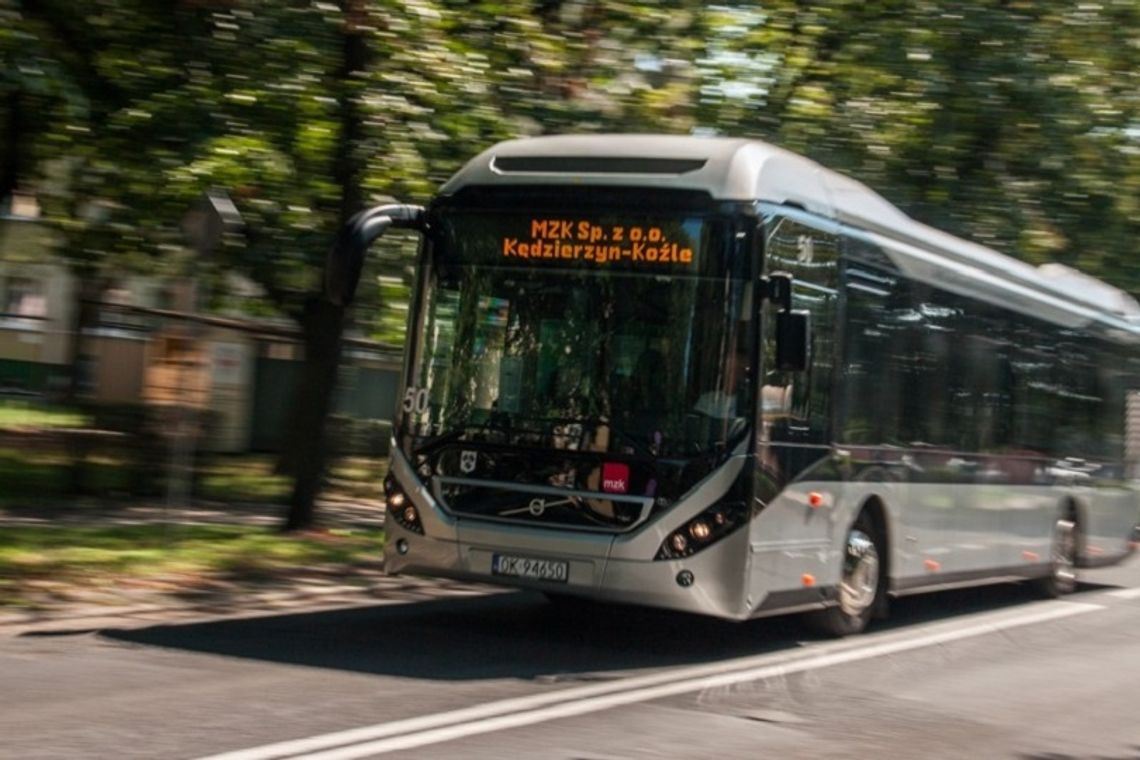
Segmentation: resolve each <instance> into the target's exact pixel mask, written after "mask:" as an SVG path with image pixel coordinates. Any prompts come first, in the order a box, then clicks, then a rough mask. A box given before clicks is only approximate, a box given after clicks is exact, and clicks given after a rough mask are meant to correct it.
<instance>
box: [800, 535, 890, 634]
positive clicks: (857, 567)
mask: <svg viewBox="0 0 1140 760" xmlns="http://www.w3.org/2000/svg"><path fill="white" fill-rule="evenodd" d="M882 551H883V547H882V546H880V542H879V539H878V538H877V535H876V533H875V531H874V529H873V527H872V526H871V525H870V524H869V521H868V520H867V519H866V517H862V516H861V517H860V518H859V520H858V521H856V523H855V525H854V526H852V528H851V530H850V532H849V533H848V534H847V550H846V554H845V556H844V558H843V572H842V574H841V575H840V578H839V588H838V589H837V594H836V604H835V605H833V606H831V607H828V608H827V609H823V610H819V611H817V612H809V613H808V614H807V615H806V616H805V618H804V619H805V622H806V623H807V624H808V625H809V626H810V627H811V628H814V629H815V630H817V631H819V632H820V633H823V634H826V635H828V636H836V637H839V636H850V635H851V634H855V633H859V632H861V631H862V630H863V629H864V628H866V627H867V623H868V622H870V620H871V615H872V614H873V613H874V611H875V608H876V606H877V605H878V602H879V595H880V594H881V593H882V589H883V583H882V577H881V568H882V562H881V561H880V557H881V555H882Z"/></svg>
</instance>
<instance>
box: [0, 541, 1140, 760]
mask: <svg viewBox="0 0 1140 760" xmlns="http://www.w3.org/2000/svg"><path fill="white" fill-rule="evenodd" d="M217 755H220V756H221V757H224V758H226V759H227V760H239V758H240V760H270V759H271V758H274V759H275V758H296V757H306V758H311V759H317V760H333V759H334V758H336V759H337V760H347V759H348V758H362V757H379V756H383V757H393V758H413V757H414V758H454V757H464V758H488V759H490V758H494V759H495V760H502V758H505V757H506V758H511V760H516V759H517V758H531V757H534V758H560V759H565V760H612V759H615V758H666V757H667V758H674V757H692V758H706V757H710V756H719V757H787V758H828V759H829V760H831V759H834V758H856V757H859V758H862V757H873V756H884V757H907V758H925V757H931V758H942V757H945V758H961V757H967V756H970V755H973V756H974V757H977V758H998V757H1005V758H1019V759H1021V760H1068V759H1069V758H1073V759H1075V758H1097V759H1098V760H1135V759H1136V758H1140V562H1138V561H1135V560H1134V561H1132V562H1131V563H1129V564H1126V565H1124V566H1121V567H1117V568H1110V569H1106V570H1097V571H1090V572H1088V573H1086V575H1085V583H1084V584H1083V585H1082V588H1081V590H1080V592H1079V593H1077V594H1074V595H1072V596H1070V597H1067V598H1065V599H1064V600H1059V601H1039V600H1036V599H1035V598H1034V597H1033V595H1032V594H1031V593H1030V592H1029V591H1028V590H1027V589H1025V588H1023V587H1019V586H1013V585H1005V586H996V587H989V588H985V589H974V590H969V591H959V592H945V593H941V594H936V595H930V596H925V597H916V598H910V599H903V600H899V601H897V602H896V603H895V605H894V610H893V615H892V617H891V619H890V620H889V621H886V622H885V623H883V624H880V625H878V626H877V627H875V628H874V629H873V630H872V631H870V632H868V633H867V634H865V635H863V636H859V637H853V638H850V639H846V640H842V641H833V640H824V639H811V638H806V637H805V634H804V633H803V632H802V631H801V629H800V628H799V626H798V625H797V624H796V623H795V621H794V620H790V619H772V620H764V621H754V622H751V623H747V624H734V623H726V622H720V621H715V620H708V619H703V618H695V617H689V616H684V615H674V614H667V613H661V612H655V611H648V610H631V609H618V608H602V607H594V608H585V609H558V608H554V607H551V606H550V605H548V604H546V603H545V602H544V601H543V600H542V598H541V597H539V596H537V595H532V594H526V593H511V592H503V593H490V594H487V595H482V596H468V597H455V598H441V599H434V600H431V601H414V602H407V603H397V604H388V605H376V606H370V607H361V608H354V609H348V610H337V611H332V612H329V611H324V612H316V613H309V614H292V615H278V616H272V617H263V618H249V619H242V620H220V621H210V622H199V623H194V624H178V625H166V626H155V627H149V628H141V629H132V630H126V629H124V630H113V629H106V630H102V631H96V632H83V633H75V634H65V635H58V634H53V635H28V634H24V635H20V636H12V635H9V636H0V756H2V757H5V758H78V757H116V758H135V757H137V758H203V757H207V756H217Z"/></svg>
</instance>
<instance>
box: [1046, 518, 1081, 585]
mask: <svg viewBox="0 0 1140 760" xmlns="http://www.w3.org/2000/svg"><path fill="white" fill-rule="evenodd" d="M1080 538H1081V533H1080V528H1079V527H1078V526H1077V521H1076V520H1075V519H1073V517H1072V515H1066V516H1064V517H1059V518H1057V521H1056V522H1054V523H1053V544H1052V549H1050V551H1049V574H1048V575H1046V576H1045V577H1044V578H1039V579H1038V580H1037V582H1036V586H1037V589H1038V590H1039V591H1040V592H1041V593H1042V595H1044V596H1047V597H1049V598H1051V599H1055V598H1056V597H1058V596H1064V595H1065V594H1071V593H1073V592H1074V591H1076V590H1077V547H1078V546H1079V545H1080Z"/></svg>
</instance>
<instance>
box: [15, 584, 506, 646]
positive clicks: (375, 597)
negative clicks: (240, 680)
mask: <svg viewBox="0 0 1140 760" xmlns="http://www.w3.org/2000/svg"><path fill="white" fill-rule="evenodd" d="M501 591H502V589H499V588H495V587H491V586H480V585H477V584H470V583H459V582H456V581H447V580H436V579H424V578H413V577H382V578H377V579H375V580H374V581H373V582H371V583H370V584H369V585H367V586H324V585H312V586H310V587H307V588H306V587H305V586H303V585H302V586H297V587H294V588H292V589H288V590H281V589H274V590H266V591H262V592H259V593H253V594H250V593H249V592H248V591H242V590H241V589H238V590H237V591H236V592H235V593H233V594H227V595H225V596H224V597H222V598H218V599H212V600H209V601H202V602H186V601H183V600H178V599H174V598H170V597H167V598H165V599H164V600H163V599H162V598H161V595H158V597H159V599H160V600H159V601H154V602H148V603H142V604H129V605H101V604H92V603H80V604H74V605H66V604H64V605H61V606H58V607H55V608H49V609H43V610H35V611H26V612H7V613H5V612H0V636H66V635H79V634H85V633H94V632H98V631H100V630H102V629H107V628H114V629H117V630H126V629H134V628H148V627H151V626H157V625H175V624H181V625H189V624H194V623H206V622H216V621H225V620H242V619H250V618H258V617H271V616H274V615H281V614H298V613H307V612H327V611H330V610H335V609H350V608H354V607H372V606H378V605H388V604H407V603H411V602H417V601H429V600H432V599H445V598H458V597H471V596H483V595H486V594H489V593H500V592H501Z"/></svg>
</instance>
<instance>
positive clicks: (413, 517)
mask: <svg viewBox="0 0 1140 760" xmlns="http://www.w3.org/2000/svg"><path fill="white" fill-rule="evenodd" d="M419 519H420V516H419V514H418V513H417V512H416V508H415V507H413V506H412V505H411V504H409V505H408V506H406V507H404V521H405V522H410V523H414V522H417V521H418V520H419Z"/></svg>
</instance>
